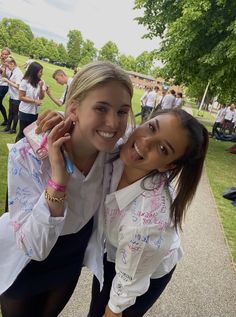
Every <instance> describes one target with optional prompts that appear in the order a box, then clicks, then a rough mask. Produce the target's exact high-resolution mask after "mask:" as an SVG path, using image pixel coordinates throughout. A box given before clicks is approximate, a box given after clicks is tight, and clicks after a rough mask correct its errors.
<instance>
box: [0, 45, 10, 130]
mask: <svg viewBox="0 0 236 317" xmlns="http://www.w3.org/2000/svg"><path fill="white" fill-rule="evenodd" d="M10 54H11V50H10V49H9V48H8V47H3V48H2V49H1V52H0V111H1V113H2V115H3V119H4V121H3V122H2V123H1V126H5V125H7V112H6V109H5V107H4V105H3V99H4V97H5V95H6V94H7V92H8V83H7V82H6V81H5V80H4V79H5V78H9V76H10V75H11V72H10V70H9V69H8V68H7V67H6V65H5V60H6V59H7V58H8V57H9V56H10Z"/></svg>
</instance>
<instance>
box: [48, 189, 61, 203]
mask: <svg viewBox="0 0 236 317" xmlns="http://www.w3.org/2000/svg"><path fill="white" fill-rule="evenodd" d="M45 198H46V199H47V200H48V201H51V202H53V203H58V204H63V203H64V201H65V198H66V194H64V196H63V197H55V196H52V195H50V194H49V193H48V190H47V189H45Z"/></svg>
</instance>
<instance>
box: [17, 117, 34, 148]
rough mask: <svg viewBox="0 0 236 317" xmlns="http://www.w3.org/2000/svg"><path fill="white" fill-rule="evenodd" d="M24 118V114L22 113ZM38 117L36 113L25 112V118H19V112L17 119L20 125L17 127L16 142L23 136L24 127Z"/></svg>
mask: <svg viewBox="0 0 236 317" xmlns="http://www.w3.org/2000/svg"><path fill="white" fill-rule="evenodd" d="M24 118H25V114H24ZM37 119H38V114H27V120H25V119H22V118H21V113H20V112H19V121H20V127H19V132H18V134H17V137H16V142H18V141H19V140H21V139H23V138H24V137H25V135H24V132H23V130H24V128H26V127H28V125H30V124H31V123H33V122H34V121H36V120H37Z"/></svg>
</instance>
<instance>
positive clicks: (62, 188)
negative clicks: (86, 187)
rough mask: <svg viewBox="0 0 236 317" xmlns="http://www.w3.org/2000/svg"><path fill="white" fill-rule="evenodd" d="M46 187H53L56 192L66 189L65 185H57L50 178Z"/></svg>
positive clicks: (62, 191)
mask: <svg viewBox="0 0 236 317" xmlns="http://www.w3.org/2000/svg"><path fill="white" fill-rule="evenodd" d="M48 187H51V188H53V189H54V190H55V191H56V192H61V193H64V192H65V191H66V186H64V185H58V184H57V183H55V182H54V181H53V180H52V179H51V178H50V179H49V180H48Z"/></svg>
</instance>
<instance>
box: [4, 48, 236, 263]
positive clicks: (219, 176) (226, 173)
mask: <svg viewBox="0 0 236 317" xmlns="http://www.w3.org/2000/svg"><path fill="white" fill-rule="evenodd" d="M13 56H14V57H15V58H16V60H17V62H18V64H19V65H23V64H24V63H25V61H26V60H27V57H24V56H20V55H17V54H13ZM39 62H40V63H41V64H42V65H43V66H44V74H43V79H44V80H45V81H46V83H47V84H48V85H49V86H50V87H51V90H52V92H53V93H54V95H55V96H57V97H60V96H61V94H62V92H63V87H62V86H60V85H58V84H57V83H56V82H55V80H54V79H52V77H51V76H52V73H53V72H54V71H55V70H56V69H57V68H58V67H57V66H55V65H52V64H49V63H45V62H42V61H39ZM64 70H65V71H66V73H67V74H68V75H69V76H72V74H73V72H72V70H69V69H66V68H64ZM142 95H143V90H141V89H135V93H134V97H133V101H132V103H133V109H134V114H136V113H138V112H139V111H140V98H141V96H142ZM4 104H5V105H6V108H7V109H8V98H5V99H4ZM45 109H57V110H62V109H63V108H60V107H57V106H56V105H55V104H54V103H53V102H52V101H51V100H50V99H49V98H48V96H46V97H45V99H44V102H43V105H42V106H41V109H40V112H42V111H43V110H45ZM192 109H193V115H194V116H196V117H197V118H198V119H199V120H200V121H202V122H203V124H204V125H205V126H206V127H207V128H208V130H209V131H210V130H211V127H212V123H213V122H214V117H213V116H212V115H211V114H210V113H208V112H207V111H201V112H200V113H198V110H197V109H195V108H192ZM0 121H1V120H0ZM137 123H140V117H138V118H137ZM14 139H15V135H8V134H4V133H1V138H0V159H1V168H0V177H1V187H0V214H1V212H2V211H3V210H4V206H5V193H6V182H7V155H8V150H7V146H6V144H7V143H14ZM231 145H232V143H231V142H219V141H216V140H214V139H211V140H210V145H209V151H208V155H207V159H206V170H207V175H208V177H209V181H210V185H211V188H212V192H213V195H214V197H215V201H216V205H217V207H218V210H219V215H220V219H221V222H222V225H223V228H224V232H225V235H226V238H227V241H228V243H229V246H230V249H231V252H232V256H233V260H234V263H236V230H235V228H236V209H235V207H233V206H232V205H231V203H230V201H228V200H226V199H224V198H223V197H222V193H223V191H224V190H225V188H227V187H231V186H235V185H236V173H235V170H236V168H235V167H236V155H233V154H230V153H228V152H227V151H225V149H226V148H228V147H230V146H231Z"/></svg>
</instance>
